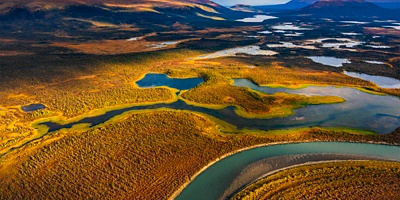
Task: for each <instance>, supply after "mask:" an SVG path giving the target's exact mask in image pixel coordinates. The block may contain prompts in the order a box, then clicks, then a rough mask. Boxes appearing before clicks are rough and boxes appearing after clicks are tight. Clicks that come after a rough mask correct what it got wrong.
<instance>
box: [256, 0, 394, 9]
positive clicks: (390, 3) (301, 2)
mask: <svg viewBox="0 0 400 200" xmlns="http://www.w3.org/2000/svg"><path fill="white" fill-rule="evenodd" d="M317 1H318V0H291V1H289V2H287V3H285V4H278V5H265V6H255V8H256V9H260V10H296V9H300V8H304V7H307V6H309V5H311V4H314V3H316V2H317ZM332 1H335V0H332ZM367 2H370V3H373V4H375V5H378V6H380V7H382V8H387V9H400V0H368V1H367Z"/></svg>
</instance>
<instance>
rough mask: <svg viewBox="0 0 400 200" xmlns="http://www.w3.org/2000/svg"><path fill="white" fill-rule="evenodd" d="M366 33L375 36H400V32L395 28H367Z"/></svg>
mask: <svg viewBox="0 0 400 200" xmlns="http://www.w3.org/2000/svg"><path fill="white" fill-rule="evenodd" d="M364 32H365V33H367V34H373V35H395V36H400V30H397V29H394V28H376V27H367V28H364Z"/></svg>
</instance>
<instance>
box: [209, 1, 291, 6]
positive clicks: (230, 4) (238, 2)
mask: <svg viewBox="0 0 400 200" xmlns="http://www.w3.org/2000/svg"><path fill="white" fill-rule="evenodd" d="M213 1H214V2H215V3H218V4H221V5H223V6H233V5H236V4H248V5H275V4H284V3H286V2H289V1H290V0H253V1H251V2H250V1H246V0H213Z"/></svg>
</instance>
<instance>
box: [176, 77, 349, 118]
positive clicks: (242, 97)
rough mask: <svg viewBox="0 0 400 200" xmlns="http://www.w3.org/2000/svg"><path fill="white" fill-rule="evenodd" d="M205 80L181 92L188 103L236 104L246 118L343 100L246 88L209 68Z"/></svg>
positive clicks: (283, 113) (280, 114) (217, 106)
mask: <svg viewBox="0 0 400 200" xmlns="http://www.w3.org/2000/svg"><path fill="white" fill-rule="evenodd" d="M201 75H202V77H203V79H204V80H205V83H203V84H201V85H199V86H197V87H195V88H193V89H191V90H189V91H185V92H183V93H182V94H181V95H180V98H181V99H182V100H184V101H185V102H186V103H187V104H190V105H195V106H201V107H207V108H212V109H222V108H224V107H226V106H230V105H231V106H236V107H237V109H236V110H235V112H236V114H238V115H240V116H242V117H245V118H275V117H285V116H288V115H292V114H293V113H294V111H293V110H294V109H297V108H301V107H305V106H307V105H317V104H329V103H342V102H344V101H345V100H344V99H343V98H340V97H336V96H311V97H307V96H304V95H296V94H287V93H275V94H272V95H267V94H263V93H260V92H257V91H254V90H250V89H248V88H244V87H237V86H233V85H232V80H231V79H229V78H226V77H225V76H223V75H221V74H219V73H217V72H211V71H207V72H205V73H203V74H201Z"/></svg>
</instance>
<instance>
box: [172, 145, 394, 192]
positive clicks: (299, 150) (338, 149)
mask: <svg viewBox="0 0 400 200" xmlns="http://www.w3.org/2000/svg"><path fill="white" fill-rule="evenodd" d="M308 153H340V154H354V155H364V156H374V157H379V158H384V159H389V160H396V161H400V147H399V146H387V145H377V144H362V143H338V142H316V143H296V144H283V145H272V146H265V147H258V148H255V149H251V150H246V151H242V152H240V153H237V154H234V155H231V156H229V157H226V158H224V159H222V160H220V161H218V162H217V163H215V164H213V165H212V166H210V167H209V168H207V169H206V170H205V171H204V172H202V173H201V174H200V175H199V176H197V177H196V178H195V179H194V180H193V181H192V182H191V183H190V184H189V185H188V186H187V187H186V188H185V189H184V190H183V191H182V193H181V194H180V195H179V196H178V197H177V198H176V200H187V199H190V200H203V199H204V200H210V199H218V198H219V197H220V196H221V195H222V194H223V193H224V191H225V190H226V189H227V188H228V187H229V185H230V183H231V182H232V181H233V180H234V179H235V177H237V176H238V175H239V174H240V172H241V170H242V169H243V168H245V167H246V166H248V165H250V164H251V163H254V162H256V161H258V160H261V159H264V158H268V157H272V156H282V155H290V154H308Z"/></svg>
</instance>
